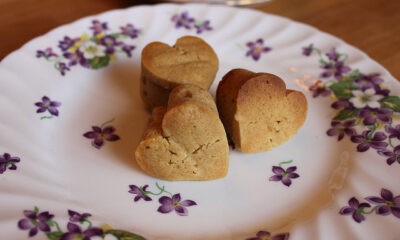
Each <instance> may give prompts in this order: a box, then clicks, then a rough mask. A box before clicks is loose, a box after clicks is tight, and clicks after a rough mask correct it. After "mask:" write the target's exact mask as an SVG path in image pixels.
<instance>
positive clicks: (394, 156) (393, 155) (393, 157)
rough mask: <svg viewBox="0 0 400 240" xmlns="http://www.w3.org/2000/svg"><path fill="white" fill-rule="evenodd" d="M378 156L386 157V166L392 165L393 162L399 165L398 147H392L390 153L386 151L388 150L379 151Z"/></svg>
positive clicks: (399, 152) (399, 149) (399, 148)
mask: <svg viewBox="0 0 400 240" xmlns="http://www.w3.org/2000/svg"><path fill="white" fill-rule="evenodd" d="M378 154H379V155H381V156H383V157H388V158H387V159H386V163H387V164H388V165H392V164H393V163H394V162H397V163H399V164H400V145H399V146H396V147H394V148H393V150H392V151H391V150H388V149H384V150H379V151H378Z"/></svg>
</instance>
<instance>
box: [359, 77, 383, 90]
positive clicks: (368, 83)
mask: <svg viewBox="0 0 400 240" xmlns="http://www.w3.org/2000/svg"><path fill="white" fill-rule="evenodd" d="M354 82H355V83H356V84H357V85H359V86H360V87H361V89H362V90H366V89H368V88H375V87H376V86H379V84H381V83H383V79H382V78H380V77H379V73H372V74H368V75H365V74H361V75H360V76H359V77H358V78H356V79H354Z"/></svg>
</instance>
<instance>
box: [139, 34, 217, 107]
mask: <svg viewBox="0 0 400 240" xmlns="http://www.w3.org/2000/svg"><path fill="white" fill-rule="evenodd" d="M141 67H142V71H141V81H140V92H141V96H142V99H143V101H144V103H145V104H146V106H147V107H149V108H150V109H152V108H153V107H158V106H166V105H167V102H168V96H169V93H170V91H171V90H172V89H173V88H174V87H176V86H178V85H179V84H194V85H196V86H199V87H201V88H203V89H206V90H208V89H209V87H210V86H211V84H212V82H213V81H214V78H215V75H216V73H217V71H218V57H217V55H216V54H215V52H214V50H213V49H212V48H211V47H210V45H208V44H207V43H206V42H205V41H204V40H202V39H201V38H198V37H193V36H185V37H181V38H179V39H178V40H177V41H176V43H175V45H174V46H173V47H171V46H169V45H167V44H165V43H162V42H152V43H150V44H148V45H147V46H146V47H144V48H143V51H142V66H141Z"/></svg>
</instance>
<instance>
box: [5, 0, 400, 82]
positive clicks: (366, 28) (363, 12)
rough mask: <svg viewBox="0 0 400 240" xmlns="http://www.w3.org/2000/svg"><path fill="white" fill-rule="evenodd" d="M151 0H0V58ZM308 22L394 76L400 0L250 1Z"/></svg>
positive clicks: (399, 57) (397, 73) (399, 63)
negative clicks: (72, 25) (70, 26)
mask: <svg viewBox="0 0 400 240" xmlns="http://www.w3.org/2000/svg"><path fill="white" fill-rule="evenodd" d="M155 3H157V2H156V1H153V0H152V1H149V0H147V1H145V0H142V1H139V0H68V1H65V0H0V36H3V37H2V38H1V40H0V59H3V58H4V57H5V56H6V55H7V54H9V53H10V52H12V51H14V50H16V49H18V48H19V47H20V46H22V44H24V43H26V42H27V41H29V40H31V39H32V38H34V37H37V36H40V35H42V34H44V33H46V32H47V31H49V30H51V29H53V28H55V27H57V26H59V25H61V24H65V23H69V22H71V21H74V20H77V19H79V18H82V17H84V16H88V15H92V14H97V13H101V12H103V11H107V10H110V9H116V8H127V7H130V6H134V5H139V4H155ZM252 8H254V9H258V10H260V11H263V12H266V13H273V14H277V15H281V16H285V17H288V18H291V19H293V20H295V21H299V22H303V23H307V24H310V25H312V26H314V27H317V28H318V29H320V30H322V31H324V32H328V33H331V34H333V35H335V36H337V37H339V38H341V39H343V40H344V41H346V42H347V43H349V44H351V45H354V46H356V47H358V48H359V49H361V50H362V51H364V52H365V53H367V54H368V55H369V56H370V57H371V58H373V59H375V60H376V61H377V62H379V63H380V64H382V65H383V66H384V67H385V68H386V69H387V70H388V71H389V72H390V73H391V74H392V75H393V76H394V77H395V78H397V79H399V80H400V0H272V1H270V2H267V3H263V4H259V5H256V6H252Z"/></svg>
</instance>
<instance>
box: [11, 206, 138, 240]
mask: <svg viewBox="0 0 400 240" xmlns="http://www.w3.org/2000/svg"><path fill="white" fill-rule="evenodd" d="M23 213H24V216H25V217H24V218H23V219H21V220H19V221H18V224H17V225H18V228H19V229H21V230H27V231H29V232H28V236H29V237H34V236H36V235H37V234H38V232H43V233H44V234H45V235H46V237H47V239H49V240H72V239H82V240H90V239H106V240H122V239H131V240H142V239H144V238H143V237H141V236H139V235H136V234H133V233H130V232H127V231H123V230H116V229H112V228H111V227H109V226H108V225H103V226H101V227H94V226H93V224H92V222H91V221H90V220H89V217H91V216H92V215H91V214H90V213H82V214H81V213H78V212H76V211H73V210H68V215H69V222H68V224H67V226H66V229H67V230H66V231H63V230H62V229H61V227H60V225H59V223H58V222H57V221H55V220H54V215H53V214H51V213H49V212H48V211H44V212H40V211H39V208H38V207H35V208H34V209H33V210H24V212H23ZM41 239H42V238H41Z"/></svg>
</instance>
